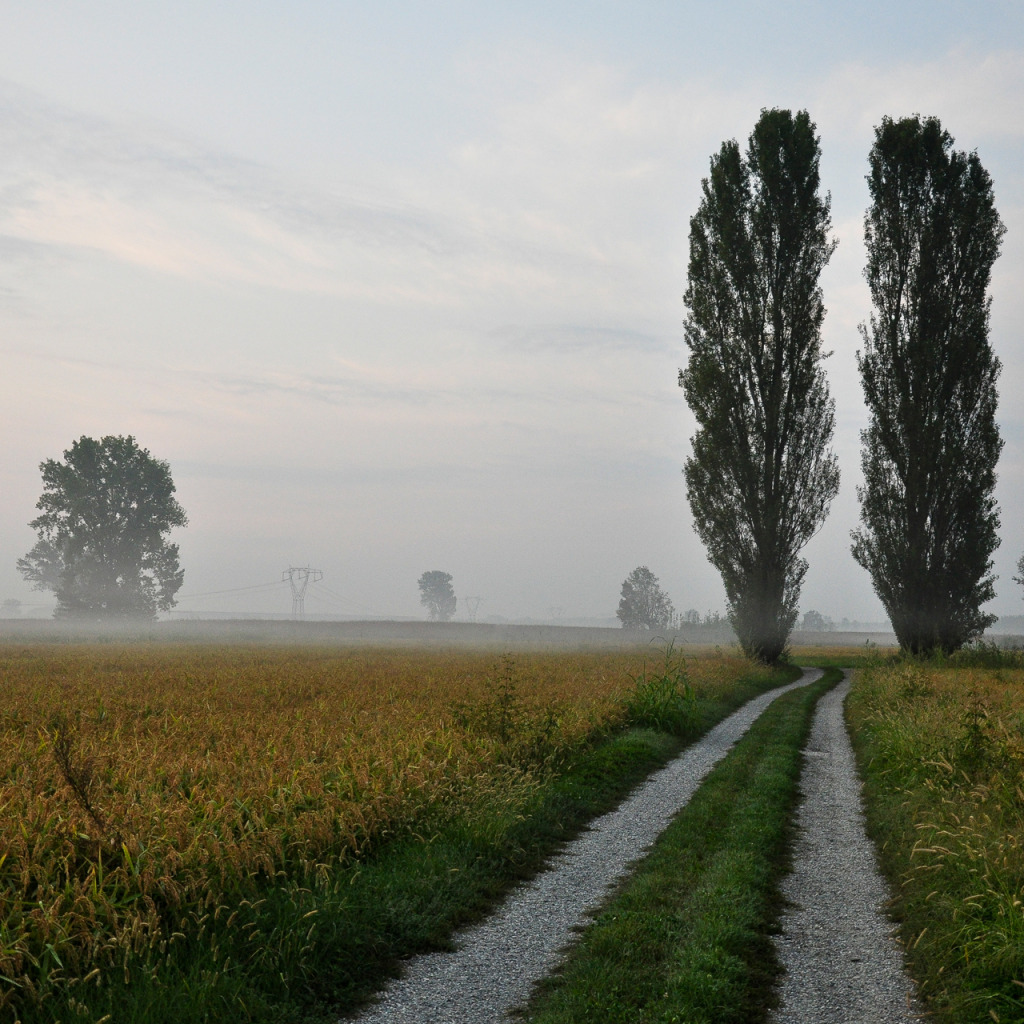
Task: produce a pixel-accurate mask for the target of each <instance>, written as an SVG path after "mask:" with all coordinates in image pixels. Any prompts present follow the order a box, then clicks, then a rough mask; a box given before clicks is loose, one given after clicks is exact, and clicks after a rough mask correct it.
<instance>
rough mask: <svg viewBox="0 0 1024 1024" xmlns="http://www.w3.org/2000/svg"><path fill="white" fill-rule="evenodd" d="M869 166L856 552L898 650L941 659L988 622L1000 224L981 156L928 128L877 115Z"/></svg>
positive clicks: (996, 445)
mask: <svg viewBox="0 0 1024 1024" xmlns="http://www.w3.org/2000/svg"><path fill="white" fill-rule="evenodd" d="M869 160H870V173H869V174H868V179H867V180H868V185H869V188H870V194H871V205H870V207H869V208H868V211H867V215H866V217H865V220H864V239H865V243H866V246H867V251H868V262H867V267H866V269H865V277H866V278H867V281H868V285H869V286H870V288H871V299H872V303H873V305H874V312H873V313H872V315H871V321H870V325H869V326H865V325H861V335H862V337H863V340H864V351H863V353H862V354H861V353H858V356H857V359H858V364H859V366H860V373H861V382H862V384H863V387H864V398H865V400H866V402H867V406H868V410H869V412H870V421H869V425H868V428H867V430H865V431H863V432H862V435H861V439H862V441H863V450H862V455H861V464H862V466H863V470H864V486H863V487H860V488H858V496H859V497H860V501H861V520H862V523H863V526H862V528H861V529H859V530H856V531H854V533H853V541H854V543H853V556H854V558H856V559H857V561H858V562H859V563H860V564H861V565H862V566H863V567H864V568H865V569H867V570H868V572H869V573H870V574H871V581H872V583H873V584H874V587H875V591H876V592H877V594H878V596H879V597H880V598H881V599H882V603H883V604H884V605H885V609H886V611H887V612H888V613H889V618H890V620H891V621H892V625H893V629H894V631H895V633H896V637H897V639H898V640H899V642H900V645H901V646H902V647H903V648H905V649H906V650H909V651H911V652H913V653H915V654H927V653H929V652H931V651H933V650H936V649H939V650H942V651H946V652H950V651H954V650H956V649H957V648H958V647H960V646H962V645H963V644H964V643H966V642H967V641H969V640H972V639H974V638H976V637H978V636H980V635H981V634H982V633H983V632H984V630H985V627H986V626H988V625H989V624H990V623H992V622H993V621H994V618H995V617H994V616H992V615H987V614H985V613H983V612H982V611H981V605H982V604H983V603H984V602H985V601H988V600H990V599H991V598H992V597H993V596H994V593H995V592H994V588H993V586H992V584H993V581H994V579H995V577H994V576H993V575H992V571H991V570H992V558H991V555H992V552H993V551H994V550H995V549H996V547H997V546H998V544H999V539H998V537H997V536H996V530H997V529H998V527H999V512H998V509H997V507H996V501H995V496H994V493H993V492H994V489H995V482H996V474H995V468H996V461H997V460H998V458H999V452H1000V450H1001V448H1002V441H1001V440H1000V438H999V430H998V427H997V426H996V422H995V413H996V402H997V397H998V396H997V394H996V381H997V379H998V377H999V370H1000V364H999V360H998V359H997V358H996V356H995V355H994V353H993V352H992V348H991V346H990V345H989V341H988V330H989V314H990V308H991V299H990V298H989V296H988V294H987V292H988V285H989V279H990V277H991V271H992V265H993V263H994V262H995V260H996V257H997V256H998V255H999V246H1000V241H1001V239H1002V236H1003V234H1004V232H1005V228H1004V227H1003V224H1002V222H1001V221H1000V219H999V214H998V213H997V212H996V208H995V202H994V199H993V194H992V180H991V178H990V177H989V175H988V173H987V172H986V171H985V169H984V168H983V167H982V166H981V162H980V161H979V160H978V155H977V153H970V154H967V153H964V152H960V151H956V150H954V149H953V139H952V138H951V136H950V135H949V133H948V132H946V131H944V130H943V128H942V125H941V124H940V123H939V121H938V119H937V118H934V117H929V118H925V119H923V120H922V119H921V118H920V117H918V116H915V117H907V118H903V119H902V120H900V121H893V120H891V119H890V118H885V119H884V120H883V121H882V124H881V125H880V126H879V127H878V128H876V129H875V143H874V146H873V147H872V149H871V154H870V158H869Z"/></svg>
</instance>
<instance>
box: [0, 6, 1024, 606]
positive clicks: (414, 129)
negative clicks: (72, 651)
mask: <svg viewBox="0 0 1024 1024" xmlns="http://www.w3.org/2000/svg"><path fill="white" fill-rule="evenodd" d="M0 16H2V22H3V25H4V32H3V33H2V34H0V366H2V373H0V429H2V432H3V438H4V442H3V446H2V448H0V599H17V600H21V601H22V602H23V603H24V605H25V606H26V609H28V608H29V607H30V606H36V608H37V609H39V611H38V613H40V614H45V607H44V606H45V604H46V600H47V599H46V596H45V595H39V594H38V593H35V592H33V591H32V590H31V589H30V588H29V587H28V585H27V584H26V583H25V582H24V581H23V580H22V579H21V577H20V576H19V574H18V573H17V571H16V569H15V562H16V560H17V558H18V557H19V556H21V555H23V554H25V552H27V551H28V549H29V548H30V547H31V546H32V544H33V542H34V539H35V535H34V532H33V531H32V530H31V529H30V528H29V526H28V525H27V524H28V522H29V521H30V520H31V519H32V518H33V517H34V515H35V514H36V512H35V507H34V506H35V502H36V501H37V500H38V498H39V495H40V492H41V480H40V475H39V463H40V462H41V461H43V460H44V459H49V458H60V457H61V454H62V452H63V451H64V450H65V449H67V448H69V447H70V445H71V443H72V442H73V441H74V440H76V439H77V438H78V437H80V436H82V435H89V436H93V437H100V436H103V435H107V434H131V435H133V436H135V437H136V438H137V439H138V441H139V443H140V444H141V445H142V446H143V447H144V448H146V449H148V450H149V451H150V452H151V453H152V455H153V456H154V457H156V458H158V459H161V460H165V461H167V462H168V463H169V465H170V467H171V471H172V474H173V477H174V480H175V483H176V485H177V491H178V493H177V496H178V499H179V500H180V502H181V504H182V505H183V506H184V508H185V510H186V512H187V514H188V516H189V525H188V526H187V527H186V528H184V529H182V530H178V531H175V533H174V535H173V539H174V540H175V541H177V542H178V543H179V544H180V548H181V564H182V567H183V568H184V570H185V584H184V586H183V588H182V590H181V592H180V595H179V609H181V610H183V611H186V612H188V611H192V612H241V611H250V612H264V613H287V612H288V611H289V610H290V607H291V602H290V597H289V595H288V592H287V588H286V587H285V585H284V584H282V583H281V582H280V581H281V574H282V571H283V570H285V569H287V568H288V567H290V566H311V567H314V568H317V569H319V570H321V571H322V572H323V580H322V582H321V583H318V584H316V585H314V586H311V588H310V591H309V596H308V597H307V602H306V611H307V614H310V615H314V614H345V615H356V616H378V615H385V616H412V617H421V616H422V615H423V614H424V611H423V609H422V608H421V606H420V604H419V592H418V590H417V586H416V581H417V579H418V578H419V576H420V574H421V573H423V572H424V571H426V570H432V569H441V570H443V571H446V572H449V573H451V574H452V576H453V585H454V588H455V591H456V594H457V595H458V596H459V598H460V603H459V610H458V612H457V616H462V615H464V608H465V607H466V606H465V602H464V599H465V598H466V597H471V596H472V597H476V598H479V611H478V615H479V617H480V618H486V617H488V616H503V617H506V618H511V619H515V618H524V617H530V618H536V619H545V618H548V619H550V618H563V619H585V618H592V619H600V618H610V617H614V614H615V609H616V607H617V603H618V597H619V590H620V587H621V584H622V581H623V579H624V578H625V577H626V575H627V574H628V573H629V572H630V571H631V570H632V569H633V568H635V567H636V566H638V565H646V566H649V567H650V568H651V570H652V571H653V572H654V573H655V574H656V575H657V576H658V577H659V578H660V580H661V584H662V586H663V588H664V589H665V590H666V591H667V592H668V594H669V595H670V597H671V598H672V600H673V601H674V603H675V605H676V607H677V608H678V609H680V610H686V609H688V608H696V609H698V610H700V611H702V612H703V611H707V610H711V609H716V610H721V609H724V607H725V596H724V590H723V588H722V585H721V581H720V579H719V577H718V575H717V573H716V572H715V570H714V569H713V567H712V566H711V565H710V564H709V563H708V561H707V559H706V557H705V555H704V551H703V548H702V545H701V543H700V541H699V539H698V538H697V536H696V535H695V533H694V532H693V525H692V518H691V516H690V512H689V508H688V505H687V501H686V492H685V484H684V481H683V476H682V466H683V464H684V462H685V460H686V458H687V456H688V454H689V451H690V438H691V437H692V435H693V433H694V430H695V422H694V420H693V417H692V415H691V414H690V412H689V410H688V408H687V407H686V403H685V399H684V397H683V393H682V391H681V390H680V389H679V387H678V386H677V375H678V370H679V368H680V367H681V366H684V365H685V362H686V347H685V344H684V341H683V321H684V318H685V315H686V310H685V307H684V304H683V301H682V295H683V292H684V290H685V287H686V267H687V259H688V230H689V219H690V217H692V216H693V214H694V213H695V211H696V208H697V204H698V202H699V198H700V184H701V178H702V177H703V176H705V175H706V174H707V171H708V166H709V160H710V157H711V155H712V154H713V153H715V152H717V150H718V149H719V147H720V146H721V143H722V142H723V141H724V140H726V139H733V138H735V139H738V140H739V141H740V142H741V144H743V145H744V146H745V143H746V140H747V138H748V136H749V134H750V131H751V129H752V128H753V125H754V123H755V122H756V120H757V118H758V116H759V112H760V111H761V110H762V109H763V108H766V107H786V108H790V109H794V110H797V109H806V110H807V111H808V112H809V113H810V116H811V118H812V120H813V121H814V122H815V124H816V125H817V129H818V132H819V134H820V137H821V149H822V157H821V175H822V185H823V188H824V189H825V190H827V191H829V192H830V193H831V196H832V217H833V227H834V235H835V237H836V238H837V239H838V242H839V245H838V248H837V250H836V253H835V255H834V256H833V258H832V261H831V263H830V264H829V266H828V268H827V269H826V271H825V273H824V275H823V277H822V287H823V290H824V300H825V305H826V307H827V309H828V313H827V316H826V320H825V326H824V344H825V347H826V349H828V350H829V351H831V352H832V355H831V357H830V358H829V360H828V361H827V363H826V368H827V372H828V376H829V381H830V386H831V389H832V394H833V396H834V397H835V401H836V434H835V438H834V448H835V451H836V453H837V455H838V458H839V463H840V469H841V473H842V480H841V489H840V493H839V496H838V497H837V499H836V501H835V502H834V504H833V506H832V510H831V514H830V516H829V518H828V520H827V522H826V523H825V525H824V526H823V528H822V529H821V531H820V532H819V533H818V535H817V536H816V537H815V538H814V539H813V540H812V541H811V542H810V543H809V544H808V545H807V547H806V548H805V550H804V555H805V557H806V558H807V560H808V562H809V565H810V568H809V571H808V573H807V577H806V580H805V583H804V588H803V595H802V598H801V609H802V610H803V611H806V610H808V609H811V608H814V609H816V610H818V611H820V612H822V613H823V614H825V615H828V616H830V617H832V618H834V619H835V620H837V621H838V620H840V619H841V618H843V617H846V618H849V619H856V620H861V621H877V620H882V619H884V613H883V611H882V606H881V603H880V602H879V600H878V599H877V597H876V596H875V594H874V593H873V591H872V588H871V583H870V580H869V578H868V576H867V574H866V573H865V572H864V571H863V570H862V569H861V568H860V567H859V566H858V565H857V564H856V563H855V562H854V561H853V558H852V556H851V555H850V553H849V547H850V531H851V530H852V529H854V528H855V527H856V526H857V523H858V516H859V512H858V503H857V497H856V488H857V484H858V482H859V480H860V431H861V430H862V429H863V428H864V427H865V426H866V424H867V414H866V410H865V407H864V404H863V399H862V396H861V390H860V384H859V379H858V375H857V368H856V351H857V349H858V348H859V347H861V344H862V342H861V340H860V336H859V334H858V324H860V323H862V322H864V321H865V320H867V318H868V317H869V315H870V311H871V306H870V297H869V294H868V290H867V286H866V284H865V282H864V279H863V273H862V271H863V265H864V255H865V254H864V246H863V216H864V210H865V208H866V206H867V203H868V193H867V186H866V183H865V180H864V176H865V174H866V170H867V154H868V151H869V149H870V147H871V143H872V140H873V133H874V127H875V126H876V125H877V124H879V123H880V121H881V119H882V117H883V116H886V115H888V116H891V117H894V118H898V117H902V116H906V115H909V114H914V113H920V114H922V115H935V116H938V117H939V118H940V119H941V121H942V123H943V126H944V127H945V128H946V129H947V130H948V131H949V132H950V133H951V134H952V135H953V137H954V139H955V141H956V146H957V148H958V149H964V150H977V152H978V154H979V157H980V159H981V161H982V163H983V165H984V166H985V167H986V168H987V170H988V171H989V172H990V174H991V175H992V178H993V181H994V190H995V197H996V205H997V208H998V210H999V212H1000V215H1001V216H1002V219H1003V221H1004V223H1005V225H1006V227H1007V234H1006V236H1005V239H1004V242H1003V249H1002V255H1001V257H1000V259H999V261H998V262H997V264H996V266H995V270H994V274H993V281H992V289H991V294H992V297H993V306H992V330H991V342H992V344H993V347H994V348H995V351H996V353H997V355H998V356H999V358H1000V359H1001V360H1002V363H1003V373H1002V377H1001V381H1000V395H1001V399H1000V407H999V416H998V418H999V423H1000V429H1001V431H1002V436H1003V438H1004V440H1005V448H1004V450H1003V453H1002V457H1001V460H1000V463H999V469H998V473H999V482H998V487H997V497H998V500H999V503H1000V507H1001V510H1002V527H1001V530H1000V536H1001V538H1002V544H1001V547H1000V548H999V550H998V551H997V552H996V555H995V571H996V572H997V573H998V575H999V579H998V581H997V583H996V593H997V596H996V599H995V601H994V602H992V604H991V606H990V608H991V610H993V611H995V612H996V613H997V614H999V613H1001V614H1004V615H1006V614H1019V613H1022V612H1024V604H1022V602H1021V598H1022V596H1024V591H1022V590H1021V588H1020V586H1018V585H1017V584H1016V583H1014V582H1013V581H1012V579H1011V577H1012V576H1013V574H1014V571H1015V570H1014V567H1015V564H1016V562H1017V559H1018V558H1019V557H1020V555H1021V553H1022V552H1024V516H1022V515H1021V510H1022V508H1024V411H1022V410H1024V406H1022V402H1021V400H1020V396H1021V394H1022V390H1024V350H1022V345H1021V337H1020V332H1021V327H1020V325H1021V324H1022V323H1024V290H1022V288H1021V287H1020V283H1021V281H1022V280H1024V104H1022V103H1021V96H1022V95H1024V5H1022V4H1020V3H1019V2H1017V0H973V2H970V3H967V2H964V3H961V2H944V0H927V2H925V0H920V2H917V0H910V2H901V3H899V4H894V3H892V2H891V0H888V2H885V3H882V2H875V0H868V2H860V3H857V4H852V3H843V2H828V3H826V2H821V3H816V2H809V0H807V2H790V3H766V2H760V0H745V2H737V3H722V2H717V3H715V2H704V0H695V2H688V3H679V2H678V0H674V2H645V0H631V2H629V3H625V2H614V0H589V2H586V3H583V2H579V3H576V2H572V3H570V2H559V0H547V2H545V3H539V2H533V0H520V2H516V3H508V2H501V0H491V2H488V3H486V4H484V3H469V2H457V0H451V2H449V0H434V2H431V3H413V2H394V3H388V2H382V3H379V4H373V5H371V4H355V3H348V2H334V3H328V2H326V0H322V2H313V0H291V2H289V3H287V4H285V3H279V2H252V0H247V2H244V3H243V2H240V0H239V2H231V0H226V2H221V3H217V4H209V3H205V2H189V0H175V2H174V3H169V2H162V0H149V2H147V3H145V4H139V3H134V2H128V0H112V2H105V0H91V2H89V3H84V2H75V3H71V2H53V3H48V4H45V5H42V4H38V3H28V2H24V3H23V2H19V0H0Z"/></svg>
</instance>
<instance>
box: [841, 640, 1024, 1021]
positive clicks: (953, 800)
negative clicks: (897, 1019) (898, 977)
mask: <svg viewBox="0 0 1024 1024" xmlns="http://www.w3.org/2000/svg"><path fill="white" fill-rule="evenodd" d="M847 717H848V720H849V724H850V727H851V734H852V736H853V740H854V747H855V749H856V752H857V755H858V760H859V762H860V765H861V770H862V772H863V774H864V778H865V798H866V810H867V817H868V825H869V830H870V832H871V834H872V837H873V838H874V839H875V842H876V845H877V847H878V848H879V850H880V855H881V862H882V867H883V870H884V872H885V873H886V875H887V876H888V877H889V880H890V882H891V884H892V886H893V889H894V891H895V892H896V893H897V898H896V901H895V905H894V908H893V910H894V913H895V914H896V916H897V918H898V919H899V920H900V921H901V925H900V930H901V936H902V939H903V942H904V945H905V946H906V947H907V957H908V960H909V963H910V967H911V971H912V973H913V974H914V976H915V978H916V979H917V981H918V985H919V988H920V992H921V995H922V996H923V997H924V999H925V1000H926V1002H927V1005H928V1008H929V1009H930V1010H931V1011H932V1012H933V1013H934V1014H935V1018H936V1019H937V1020H941V1021H946V1022H950V1024H952V1022H956V1024H980V1022H982V1021H984V1022H991V1021H993V1020H994V1021H1022V1020H1024V667H1022V665H1021V655H1020V653H1019V652H1017V653H1013V652H1010V653H1007V654H1005V655H1004V654H1000V653H999V652H995V651H993V650H992V649H979V650H975V651H967V652H963V653H962V654H961V655H958V656H956V657H955V658H954V659H952V660H950V661H944V662H933V663H920V662H912V661H892V662H889V663H887V664H880V665H876V666H875V667H873V668H870V669H865V670H863V671H862V672H860V673H858V675H857V677H856V680H855V684H854V688H853V691H852V693H851V695H850V698H849V700H848V702H847Z"/></svg>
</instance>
